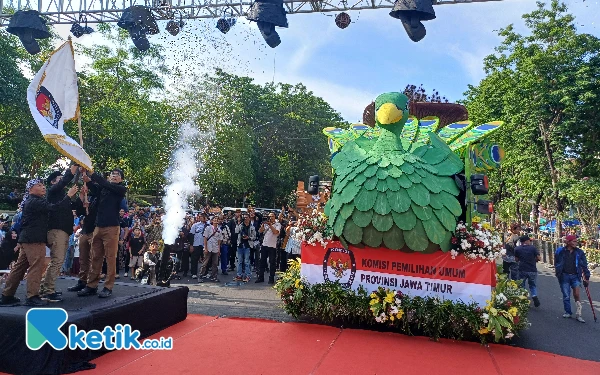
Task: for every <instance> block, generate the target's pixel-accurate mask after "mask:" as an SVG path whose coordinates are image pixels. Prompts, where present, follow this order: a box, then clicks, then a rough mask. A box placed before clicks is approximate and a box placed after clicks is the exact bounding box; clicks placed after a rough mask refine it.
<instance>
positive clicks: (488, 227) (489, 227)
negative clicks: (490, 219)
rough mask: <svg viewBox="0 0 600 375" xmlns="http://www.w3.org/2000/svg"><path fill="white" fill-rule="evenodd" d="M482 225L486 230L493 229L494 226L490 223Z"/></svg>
mask: <svg viewBox="0 0 600 375" xmlns="http://www.w3.org/2000/svg"><path fill="white" fill-rule="evenodd" d="M482 227H483V229H485V230H491V229H492V226H491V225H490V224H488V223H483V225H482Z"/></svg>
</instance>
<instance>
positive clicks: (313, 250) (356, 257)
mask: <svg viewBox="0 0 600 375" xmlns="http://www.w3.org/2000/svg"><path fill="white" fill-rule="evenodd" d="M302 276H303V277H304V278H306V281H308V282H309V283H311V284H318V283H323V282H325V281H327V280H329V281H336V280H338V281H339V282H340V283H342V284H345V285H346V286H348V287H351V288H352V289H354V290H356V289H358V287H359V286H360V285H362V287H363V288H365V289H366V290H367V291H368V292H369V293H370V292H372V291H375V290H377V288H378V287H380V286H381V287H384V288H389V289H391V290H400V291H402V293H405V294H408V295H410V296H413V297H416V296H420V297H425V296H438V297H440V298H442V299H447V300H452V301H459V300H462V301H463V302H465V303H470V302H473V301H474V302H476V303H477V304H479V305H480V306H482V307H483V306H485V304H486V302H485V301H486V300H488V299H489V298H490V296H491V295H492V287H495V286H496V265H495V263H493V262H491V263H485V262H473V261H469V260H467V259H465V258H464V257H463V256H458V257H456V259H452V257H451V256H450V253H443V252H441V251H438V252H435V253H433V254H421V253H404V252H401V251H396V250H389V249H385V248H377V249H373V248H368V247H366V248H357V247H354V246H350V248H349V249H348V250H347V249H344V247H343V246H342V244H341V243H339V242H337V241H334V242H329V243H328V244H327V247H325V248H324V247H323V246H321V245H319V244H317V245H307V244H303V245H302Z"/></svg>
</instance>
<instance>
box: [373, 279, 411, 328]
mask: <svg viewBox="0 0 600 375" xmlns="http://www.w3.org/2000/svg"><path fill="white" fill-rule="evenodd" d="M369 297H370V298H371V300H370V302H369V305H370V307H369V309H370V310H371V312H372V313H373V316H374V317H375V321H376V322H377V323H386V322H387V323H388V324H389V325H395V324H396V323H398V322H400V320H401V319H402V317H403V316H404V310H403V309H402V298H403V297H404V294H403V293H402V292H401V291H393V290H390V289H384V288H382V287H379V288H378V289H377V291H375V292H373V293H371V295H370V296H369Z"/></svg>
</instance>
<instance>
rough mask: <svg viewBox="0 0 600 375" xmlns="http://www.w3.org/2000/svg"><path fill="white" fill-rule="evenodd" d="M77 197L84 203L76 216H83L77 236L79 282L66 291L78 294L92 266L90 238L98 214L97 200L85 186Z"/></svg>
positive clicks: (85, 282)
mask: <svg viewBox="0 0 600 375" xmlns="http://www.w3.org/2000/svg"><path fill="white" fill-rule="evenodd" d="M84 179H87V178H84ZM86 194H87V197H86ZM79 197H80V199H81V201H82V202H84V203H83V204H82V205H81V207H80V208H79V209H78V210H77V215H78V216H83V224H82V225H81V233H80V235H79V275H77V276H78V277H79V280H78V281H77V284H76V285H74V286H72V287H70V288H68V289H67V290H68V291H69V292H79V291H80V290H83V289H85V286H86V284H87V279H88V275H89V272H90V266H91V264H92V252H91V247H92V236H93V234H94V229H96V214H97V213H98V199H97V198H96V197H95V196H93V195H92V194H91V192H90V191H89V188H88V187H87V184H86V185H84V187H83V188H82V189H81V193H80V196H79ZM86 200H87V202H86Z"/></svg>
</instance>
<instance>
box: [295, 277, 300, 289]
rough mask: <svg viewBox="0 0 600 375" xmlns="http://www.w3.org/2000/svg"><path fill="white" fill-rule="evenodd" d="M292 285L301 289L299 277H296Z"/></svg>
mask: <svg viewBox="0 0 600 375" xmlns="http://www.w3.org/2000/svg"><path fill="white" fill-rule="evenodd" d="M294 285H295V286H296V288H300V289H302V285H300V279H296V282H295V283H294Z"/></svg>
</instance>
